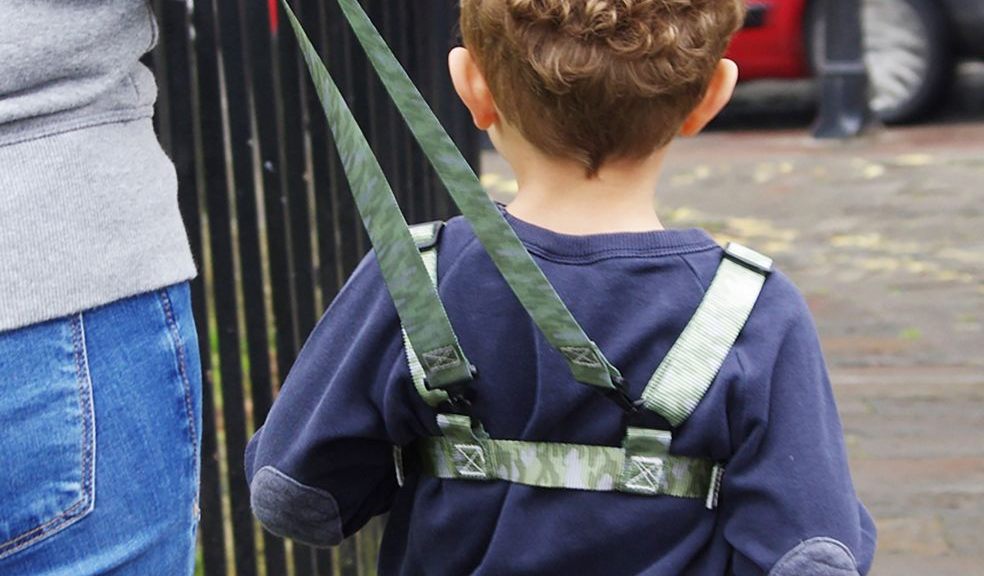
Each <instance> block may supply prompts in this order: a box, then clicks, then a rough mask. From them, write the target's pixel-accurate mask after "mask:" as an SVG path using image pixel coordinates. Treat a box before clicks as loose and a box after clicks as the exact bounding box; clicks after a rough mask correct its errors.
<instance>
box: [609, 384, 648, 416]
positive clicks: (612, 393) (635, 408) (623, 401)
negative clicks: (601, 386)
mask: <svg viewBox="0 0 984 576" xmlns="http://www.w3.org/2000/svg"><path fill="white" fill-rule="evenodd" d="M612 384H614V385H615V387H614V388H609V389H607V390H605V391H604V394H605V397H607V398H608V399H609V400H611V401H612V402H614V403H615V404H617V405H618V407H619V408H621V409H622V410H624V411H625V413H626V414H636V413H638V412H639V405H638V404H637V403H636V402H633V401H632V398H631V397H630V396H629V392H628V390H627V386H626V383H625V378H622V377H621V376H615V375H613V376H612Z"/></svg>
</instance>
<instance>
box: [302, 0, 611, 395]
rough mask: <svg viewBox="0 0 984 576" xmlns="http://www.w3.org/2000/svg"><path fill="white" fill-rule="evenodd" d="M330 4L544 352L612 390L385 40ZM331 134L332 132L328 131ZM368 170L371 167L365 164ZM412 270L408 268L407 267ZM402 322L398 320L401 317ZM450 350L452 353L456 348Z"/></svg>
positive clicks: (364, 18)
mask: <svg viewBox="0 0 984 576" xmlns="http://www.w3.org/2000/svg"><path fill="white" fill-rule="evenodd" d="M338 4H339V6H340V7H341V9H342V12H343V14H344V15H345V18H346V19H347V20H348V22H349V24H350V25H351V27H352V31H353V32H354V33H355V36H356V38H358V40H359V42H360V43H361V44H362V46H363V48H364V49H365V52H366V55H367V56H368V57H369V61H370V62H371V63H372V66H373V68H375V70H376V72H377V74H378V75H379V78H380V79H381V80H382V82H383V86H385V88H386V90H387V92H389V94H390V97H391V98H392V99H393V102H394V103H395V104H396V106H397V108H398V109H399V110H400V113H401V115H402V116H403V118H404V120H405V121H406V123H407V126H408V127H409V128H410V131H411V132H412V133H413V135H414V137H415V138H416V139H417V142H418V143H419V144H420V147H421V149H422V150H423V152H424V154H425V155H426V156H427V158H428V159H429V160H430V162H431V164H432V165H433V166H434V170H435V171H436V172H437V174H438V176H439V177H440V179H441V181H442V182H443V183H444V186H445V187H446V188H447V190H448V192H449V193H450V195H451V197H452V199H453V200H454V202H455V204H456V205H457V206H458V208H459V209H460V210H461V213H462V214H463V215H464V216H465V218H467V219H468V221H469V223H470V224H471V226H472V229H473V230H474V231H475V235H476V236H477V237H478V239H479V241H480V242H481V244H482V246H483V247H484V248H485V250H486V252H488V254H489V256H490V257H491V258H492V261H493V263H494V264H495V266H496V268H498V270H499V272H500V273H501V274H502V276H503V278H505V280H506V282H507V283H508V284H509V287H510V288H511V289H512V291H513V292H514V293H515V294H516V297H517V298H518V299H519V301H520V303H521V304H522V305H523V308H525V309H526V311H527V313H528V314H529V315H530V317H531V318H532V319H533V322H534V323H535V324H536V325H537V327H538V328H539V329H540V331H541V332H543V334H544V336H545V337H546V339H547V341H548V342H550V344H551V346H553V347H554V348H555V349H557V350H558V351H559V352H560V353H561V354H563V356H564V358H565V360H566V362H567V365H568V366H569V367H570V369H571V372H572V373H573V375H574V378H575V380H577V381H578V382H581V383H584V384H589V385H592V386H596V387H599V388H602V389H604V390H618V389H620V382H621V375H620V374H619V372H618V370H617V369H616V368H615V367H614V366H612V365H611V363H609V362H608V360H607V359H606V358H605V356H604V354H602V352H601V350H600V349H599V348H598V346H597V345H595V343H594V342H592V341H591V340H590V339H589V338H588V336H587V335H586V334H585V333H584V330H583V329H582V328H581V326H580V325H579V324H578V323H577V321H576V320H575V319H574V317H573V316H572V315H571V313H570V311H569V310H568V309H567V306H566V305H565V304H564V302H563V301H562V300H561V299H560V297H559V296H558V295H557V293H556V291H555V290H554V288H553V286H551V285H550V283H549V282H548V281H547V279H546V277H544V275H543V272H542V271H541V270H540V268H539V267H538V266H537V265H536V263H535V262H533V259H532V258H531V257H530V255H529V253H528V252H527V251H526V248H525V247H524V246H523V244H522V243H521V242H520V241H519V238H517V237H516V234H515V232H513V230H512V228H511V227H510V226H509V224H508V223H507V222H506V220H505V218H503V216H502V214H501V212H500V211H499V209H498V208H497V207H496V206H495V204H494V203H493V202H492V200H491V199H490V198H489V196H488V194H486V193H485V190H484V189H483V188H482V185H481V183H480V182H479V180H478V177H477V176H476V175H475V173H474V172H473V171H472V169H471V167H470V166H469V165H468V162H466V161H465V159H464V157H463V156H462V155H461V152H460V151H459V150H458V148H457V147H456V146H455V145H454V142H453V141H452V140H451V138H450V136H448V134H447V132H445V130H444V128H443V127H442V126H441V124H440V122H439V121H438V120H437V118H436V117H435V116H434V113H433V112H432V111H431V109H430V107H428V106H427V103H426V102H425V101H424V98H423V96H421V94H420V92H419V91H418V90H417V88H416V86H414V84H413V82H412V81H411V80H410V77H409V76H407V73H406V71H405V70H404V69H403V67H402V66H401V65H400V63H399V61H398V60H397V59H396V57H395V56H394V55H393V52H392V51H391V50H390V48H389V46H387V44H386V41H385V40H384V39H383V38H382V36H380V34H379V32H378V31H377V30H376V28H375V26H374V25H373V23H372V21H371V20H370V19H369V17H368V15H366V13H365V11H364V10H363V8H362V6H361V5H360V4H359V3H358V2H357V1H355V0H338ZM284 6H285V7H286V8H287V11H288V13H289V12H290V8H289V6H287V4H286V2H284ZM290 17H291V24H292V25H293V26H294V29H295V31H296V32H297V34H298V36H299V37H300V36H302V35H303V31H302V30H301V29H300V26H299V25H298V24H297V21H296V19H295V18H294V17H293V15H292V14H291V15H290ZM302 45H303V48H304V52H305V60H306V61H307V63H308V67H309V68H310V69H311V71H312V75H315V77H316V82H315V84H316V85H318V84H326V83H329V82H330V77H329V76H328V72H327V70H325V69H324V65H323V64H321V61H320V59H318V58H317V54H316V53H315V52H314V50H313V48H310V44H309V43H307V42H302ZM315 70H317V74H315ZM321 92H322V90H321V89H320V88H319V96H321ZM324 92H325V93H326V95H327V97H328V98H329V99H331V100H334V99H338V100H341V96H340V95H337V94H336V92H337V90H326V91H324ZM340 107H341V106H340V104H338V103H334V102H332V103H326V105H325V109H326V111H328V110H329V109H330V108H340ZM336 116H337V115H336ZM335 122H336V120H335V118H334V117H332V123H333V124H334V123H335ZM353 123H354V121H353ZM334 129H335V128H334V126H333V131H334ZM349 131H350V130H349ZM353 140H354V139H351V138H349V139H347V140H346V141H345V142H344V145H342V143H339V146H338V148H339V150H340V151H342V150H349V153H350V154H351V149H350V147H351V146H353V144H354V142H353ZM362 140H364V138H363V139H361V140H360V142H359V147H360V148H362V146H361V141H362ZM360 155H366V156H369V155H370V154H369V153H368V152H366V153H364V154H363V153H360ZM373 164H375V163H374V162H373ZM373 184H374V185H375V186H376V187H377V188H375V189H372V191H374V192H376V193H377V194H379V195H383V193H382V191H381V190H383V189H382V188H381V187H380V184H379V183H376V182H373ZM370 215H371V213H370ZM363 220H364V221H365V223H366V227H367V228H370V236H371V237H373V232H372V230H371V228H373V227H375V228H377V229H379V230H377V231H376V232H375V235H376V236H385V235H387V234H388V229H387V227H389V226H396V223H395V222H390V221H383V220H381V219H377V218H373V217H370V218H368V219H367V218H363ZM373 244H374V245H375V246H376V249H377V250H379V248H380V247H381V244H380V243H377V242H376V241H375V239H373ZM400 253H401V254H403V255H404V256H408V255H407V254H406V250H405V249H404V248H401V249H400ZM380 264H381V265H382V264H383V262H382V261H380ZM404 264H405V265H406V266H408V267H409V266H410V265H409V264H408V263H407V261H404ZM392 265H393V266H395V267H396V268H395V269H396V270H401V271H402V269H401V268H400V263H399V262H397V261H395V259H394V261H393V262H392ZM414 268H416V265H415V264H414ZM393 274H394V275H397V274H398V273H396V272H394V273H393ZM408 276H409V274H408ZM421 278H422V277H421V276H420V275H419V274H418V273H417V271H416V270H415V271H414V273H413V275H412V279H413V285H414V286H417V284H419V282H420V279H421ZM418 287H419V286H418ZM394 299H395V298H394ZM430 308H431V309H433V305H431V306H430ZM398 310H399V308H398ZM408 313H409V311H408ZM428 313H430V312H428ZM402 317H403V315H402V314H401V319H402ZM409 328H411V326H408V335H409V336H410V341H411V342H413V343H414V345H415V347H416V348H417V349H418V350H433V349H440V348H442V347H444V346H447V344H446V343H445V342H444V340H441V341H440V342H438V341H437V340H432V341H427V340H425V338H424V337H423V336H424V335H423V334H421V333H420V332H422V331H420V330H418V329H416V328H415V327H414V329H413V330H409ZM415 331H416V332H417V333H415ZM455 350H456V352H457V348H455ZM422 358H423V355H422ZM424 368H425V371H426V372H427V373H428V382H427V383H428V385H429V386H430V387H431V388H434V387H441V386H440V384H439V383H438V382H434V381H432V379H431V375H430V372H429V371H428V370H427V366H426V362H425V366H424Z"/></svg>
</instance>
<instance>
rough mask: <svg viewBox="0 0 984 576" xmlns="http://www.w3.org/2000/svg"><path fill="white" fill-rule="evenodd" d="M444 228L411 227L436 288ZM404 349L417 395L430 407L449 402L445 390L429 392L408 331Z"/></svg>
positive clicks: (436, 225)
mask: <svg viewBox="0 0 984 576" xmlns="http://www.w3.org/2000/svg"><path fill="white" fill-rule="evenodd" d="M442 227H444V223H443V222H428V223H426V224H416V225H414V226H411V227H410V235H411V236H413V239H414V242H416V244H417V249H418V250H419V251H420V257H421V259H422V260H423V261H424V267H425V268H426V269H427V275H428V276H429V277H430V279H431V282H432V283H433V284H434V286H435V287H437V240H438V236H439V235H440V233H441V228H442ZM403 347H404V349H405V350H406V354H407V364H408V365H409V366H410V376H411V377H412V378H413V385H414V387H415V388H416V389H417V393H418V394H420V397H421V398H423V399H424V402H427V404H428V405H429V406H431V407H433V408H437V407H438V406H440V405H441V404H442V403H444V402H446V401H447V400H448V395H447V393H446V392H444V391H443V390H440V389H435V390H429V389H428V388H427V381H426V378H427V376H426V374H424V368H423V366H421V365H420V359H419V358H417V353H416V352H415V351H414V347H413V344H412V343H411V342H410V339H409V338H408V337H407V331H406V329H404V330H403Z"/></svg>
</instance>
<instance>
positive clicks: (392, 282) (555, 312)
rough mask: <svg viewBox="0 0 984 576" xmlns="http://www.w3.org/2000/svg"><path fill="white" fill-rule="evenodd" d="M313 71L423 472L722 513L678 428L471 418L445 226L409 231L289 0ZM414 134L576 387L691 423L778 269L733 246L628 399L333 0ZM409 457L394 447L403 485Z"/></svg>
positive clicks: (374, 41)
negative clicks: (500, 424)
mask: <svg viewBox="0 0 984 576" xmlns="http://www.w3.org/2000/svg"><path fill="white" fill-rule="evenodd" d="M283 4H284V7H285V9H286V10H287V15H288V18H289V21H290V23H291V26H292V27H293V29H294V32H295V34H296V35H297V38H298V41H299V44H300V48H301V51H302V53H303V54H304V58H305V61H306V62H307V65H308V70H309V71H310V73H311V77H312V80H313V81H314V85H315V89H316V90H317V93H318V97H319V99H320V100H321V102H322V106H323V109H324V112H325V115H326V116H327V118H328V123H329V126H330V128H331V131H332V135H333V137H334V139H335V142H336V145H337V149H338V151H339V156H340V157H341V160H342V166H343V168H344V169H345V174H346V177H347V178H348V180H349V183H350V186H351V189H352V194H353V196H354V198H355V203H356V206H357V208H358V210H359V213H360V216H361V217H362V220H363V223H364V224H365V227H366V230H367V231H368V233H369V237H370V239H371V241H372V244H373V246H374V248H375V250H376V257H377V260H378V262H379V267H380V269H381V271H382V275H383V279H384V281H385V283H386V286H387V289H388V291H389V293H390V295H391V296H392V298H393V302H394V304H395V307H396V310H397V313H398V315H399V317H400V322H401V323H402V325H403V334H404V339H405V344H406V350H407V360H408V362H409V365H410V371H411V374H412V377H413V381H414V385H415V386H416V388H417V391H418V392H419V393H420V395H421V396H422V397H423V399H424V400H425V401H426V402H427V403H428V404H429V405H431V406H433V407H434V408H435V409H436V412H437V424H438V426H439V427H440V429H441V432H442V435H441V436H437V437H433V438H426V439H423V440H421V441H419V442H417V443H415V444H414V445H412V446H410V447H407V448H409V449H410V450H411V451H413V452H414V453H415V454H416V455H417V459H418V460H419V462H420V463H421V468H422V471H423V472H425V473H429V474H431V475H434V476H437V477H439V478H446V479H454V480H470V481H494V480H505V481H509V482H515V483H519V484H526V485H530V486H538V487H544V488H567V489H580V490H599V491H619V492H629V493H634V494H644V495H670V496H676V497H683V498H701V499H705V501H706V503H707V506H708V507H709V508H713V507H714V506H715V505H716V503H717V493H718V489H719V487H720V480H721V476H722V473H723V470H724V469H723V467H722V466H721V465H720V464H719V463H716V462H712V461H710V460H704V459H699V458H690V457H685V456H678V455H673V454H671V453H670V444H671V441H672V432H670V431H666V430H652V429H646V428H637V427H628V428H627V430H626V435H625V438H624V441H623V443H622V446H621V447H610V446H595V445H581V444H562V443H546V442H530V441H519V440H500V439H492V438H490V437H489V436H488V434H487V433H486V432H485V430H484V428H483V426H482V424H481V422H478V421H477V419H476V418H474V417H473V416H472V414H471V410H470V408H471V401H470V399H471V397H472V394H471V390H470V383H471V382H472V380H473V379H474V377H475V375H476V374H477V371H476V369H475V367H474V366H472V365H471V364H470V363H469V362H468V360H467V358H466V356H465V354H464V352H463V351H462V350H461V347H460V346H459V344H458V339H457V337H456V336H455V334H454V331H453V330H452V328H451V324H450V322H449V321H448V317H447V314H446V312H445V310H444V306H443V304H442V303H441V300H440V298H439V297H438V294H437V290H436V283H437V246H438V238H439V234H440V230H441V228H442V226H443V224H442V223H439V222H438V223H430V224H424V225H418V226H414V227H412V228H411V227H409V226H408V225H407V223H406V220H405V219H404V217H403V214H402V212H400V208H399V206H398V205H397V203H396V200H395V198H394V196H393V193H392V190H391V188H390V186H389V183H388V182H387V181H386V178H385V176H384V175H383V172H382V169H381V168H380V166H379V163H378V162H377V160H376V158H375V156H374V155H373V153H372V149H371V148H370V146H369V144H368V142H367V141H366V138H365V136H364V135H363V133H362V131H361V130H360V128H359V126H358V124H357V122H356V121H355V118H354V117H353V116H352V113H351V111H350V110H349V108H348V106H347V104H346V103H345V100H344V99H343V98H342V96H341V93H340V92H339V90H338V87H337V86H336V84H335V82H334V80H333V79H332V77H331V75H330V74H329V72H328V70H327V69H326V68H325V66H324V63H323V62H322V61H321V59H320V57H319V55H318V53H317V51H316V49H315V48H314V47H313V46H312V45H311V42H310V41H309V40H308V38H307V36H306V34H305V33H304V31H303V29H302V28H301V26H300V24H299V22H298V21H297V19H296V17H295V16H294V14H293V13H292V12H291V10H290V7H289V5H288V4H287V2H286V0H283ZM338 4H339V5H340V7H341V9H342V12H343V14H344V15H345V17H346V19H347V20H348V21H349V23H350V25H351V27H352V30H353V32H354V33H355V36H356V38H357V39H358V40H359V42H360V43H361V44H362V46H363V48H364V49H365V51H366V54H367V56H368V57H369V61H370V62H371V63H372V65H373V67H374V68H375V69H376V72H377V73H378V75H379V77H380V79H381V80H382V83H383V85H384V87H385V88H386V90H387V92H388V93H389V94H390V96H391V97H392V99H393V101H394V103H395V104H396V106H397V108H398V109H399V110H400V113H401V115H402V116H403V117H404V119H405V120H406V122H407V125H408V127H409V128H410V131H411V133H412V134H413V135H414V137H415V138H416V140H417V142H418V143H419V144H420V146H421V149H422V150H423V152H424V154H425V155H426V156H427V158H428V160H430V162H431V164H432V165H433V166H434V169H435V171H436V172H437V175H438V177H439V178H440V179H441V181H442V182H443V184H444V185H445V187H446V188H447V190H448V192H449V193H450V195H451V197H452V199H453V200H454V202H455V204H456V205H457V206H458V208H459V210H461V213H462V214H463V215H464V216H465V218H467V219H468V221H469V222H470V224H471V226H472V229H473V230H474V232H475V235H476V236H477V237H478V240H479V242H480V243H481V245H482V246H483V248H484V249H485V250H486V252H487V253H488V254H489V256H490V257H491V259H492V261H493V263H494V264H495V266H496V268H497V269H498V271H499V273H500V274H502V276H503V278H504V279H505V281H506V283H507V284H508V285H509V287H510V288H511V289H512V291H513V293H514V294H515V295H516V297H517V298H518V299H519V302H520V304H521V305H522V306H523V308H524V309H525V310H526V311H527V313H528V314H529V315H530V317H531V318H532V320H533V322H534V323H535V324H536V325H537V327H538V328H539V329H540V331H541V332H542V333H543V335H544V336H545V337H546V339H547V341H548V342H549V343H550V345H551V346H552V347H553V348H554V349H555V350H557V351H558V352H559V353H560V354H562V355H563V357H564V359H565V360H566V362H567V365H568V367H569V368H570V371H571V374H572V376H573V378H574V380H576V381H577V382H579V383H581V384H585V385H588V386H590V387H592V388H594V389H595V390H598V391H599V392H601V393H603V394H604V395H605V396H607V397H608V398H610V399H611V400H612V401H614V402H615V403H616V404H617V405H618V406H620V407H621V408H622V409H623V410H625V411H626V412H627V413H634V412H636V411H638V410H639V409H640V408H645V409H648V410H651V411H653V412H655V413H657V414H659V415H661V416H662V417H663V418H665V419H666V420H667V421H668V422H669V423H670V424H671V425H672V426H673V427H678V426H680V425H681V424H682V423H683V422H684V421H686V419H687V418H688V417H689V416H690V414H691V413H692V412H693V410H694V409H695V408H696V406H697V404H698V403H699V402H700V400H701V398H703V396H704V393H705V392H706V391H707V389H708V387H709V386H710V385H711V383H712V382H713V380H714V378H715V377H716V375H717V372H718V371H719V370H720V367H721V365H722V363H723V362H724V359H725V357H726V356H727V355H728V353H729V351H730V349H731V347H732V346H733V344H734V342H735V339H736V338H737V337H738V334H739V332H740V331H741V329H742V327H743V326H744V324H745V321H746V320H747V318H748V316H749V314H750V313H751V310H752V308H753V306H754V304H755V301H756V300H757V298H758V295H759V292H760V291H761V288H762V285H763V283H764V281H765V278H766V276H767V275H768V273H769V271H770V270H771V266H772V261H771V260H770V259H769V258H767V257H765V256H762V255H760V254H758V253H756V252H753V251H752V250H750V249H748V248H745V247H742V246H739V245H737V244H730V245H729V246H728V247H727V249H726V251H725V256H726V257H725V258H724V259H723V260H722V262H721V265H720V267H719V268H718V271H717V274H716V275H715V277H714V280H713V281H712V283H711V286H710V288H709V289H708V291H707V293H706V295H705V297H704V299H703V301H702V302H701V304H700V306H699V307H698V309H697V312H696V313H695V314H694V316H693V318H692V319H691V320H690V322H689V323H688V325H687V327H686V329H685V330H684V332H683V333H682V334H681V335H680V337H679V339H678V340H677V341H676V343H675V344H674V345H673V347H672V348H671V349H670V352H669V353H668V354H667V356H666V357H665V358H664V360H663V361H662V363H661V364H660V366H659V367H658V368H657V370H656V372H655V373H654V374H653V376H652V378H651V379H650V381H649V383H648V385H647V386H646V388H645V390H644V392H643V394H642V398H641V399H640V400H639V401H637V402H633V401H632V400H631V398H630V397H629V396H628V394H627V392H626V387H625V382H624V381H623V379H622V376H621V374H620V373H619V371H618V370H617V369H616V368H615V367H614V366H612V364H611V363H610V362H609V361H608V360H607V359H606V358H605V356H604V354H602V352H601V350H600V349H599V348H598V346H597V345H596V344H595V343H594V342H592V341H591V340H590V339H589V338H588V336H587V335H586V334H585V333H584V330H583V329H582V328H581V326H580V325H578V323H577V321H576V320H575V319H574V317H573V316H572V315H571V313H570V311H569V310H568V309H567V306H566V305H565V304H564V303H563V301H561V299H560V298H559V297H558V295H557V293H556V292H555V291H554V289H553V286H551V285H550V283H549V282H548V281H547V279H546V277H544V275H543V272H542V271H541V270H540V268H539V267H538V266H537V265H536V263H535V262H534V261H533V259H532V257H531V256H530V255H529V253H528V252H527V251H526V248H525V247H524V246H523V244H522V243H521V242H520V240H519V239H518V238H517V237H516V234H515V232H514V231H513V230H512V228H511V227H510V226H509V224H508V223H507V222H506V221H505V219H504V217H503V215H502V214H501V212H500V211H499V209H498V208H497V207H496V206H495V204H494V203H493V202H492V201H491V199H490V198H489V197H488V195H487V194H486V193H485V191H484V189H483V188H482V186H481V184H480V182H479V180H478V177H477V176H476V175H475V173H474V172H473V171H472V169H471V168H470V166H469V165H468V163H467V162H466V161H465V159H464V158H463V157H462V155H461V153H460V151H459V150H458V148H457V147H456V146H455V145H454V143H453V142H452V141H451V138H450V137H449V136H448V134H447V133H446V132H445V131H444V129H443V128H442V127H441V125H440V123H439V122H438V120H437V118H436V117H435V116H434V114H433V112H432V111H431V109H430V108H429V107H428V106H427V104H426V102H425V101H424V99H423V97H422V96H421V95H420V92H419V91H417V89H416V87H415V86H414V85H413V83H412V82H411V81H410V78H409V77H408V76H407V74H406V72H405V71H404V69H403V67H402V66H401V65H400V64H399V62H398V61H397V59H396V57H395V56H394V55H393V53H392V52H391V51H390V49H389V47H388V46H387V45H386V42H385V41H384V40H383V38H382V37H381V36H380V35H379V33H378V31H377V30H376V28H375V27H374V26H373V24H372V22H371V21H370V20H369V17H368V16H367V15H366V14H365V12H364V10H363V9H362V7H361V5H360V4H359V2H358V1H357V0H338ZM402 452H403V449H402V448H401V447H397V449H396V450H395V454H396V456H397V458H396V468H397V476H398V479H400V481H401V483H402V474H403V458H402Z"/></svg>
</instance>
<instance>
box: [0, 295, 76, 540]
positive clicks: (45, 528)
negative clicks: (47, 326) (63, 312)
mask: <svg viewBox="0 0 984 576" xmlns="http://www.w3.org/2000/svg"><path fill="white" fill-rule="evenodd" d="M70 322H71V326H72V354H73V360H74V361H75V373H76V380H77V382H78V393H79V409H80V411H81V418H82V496H81V497H80V498H79V499H78V500H77V501H75V502H74V503H73V504H72V505H71V506H69V507H68V508H66V509H65V510H63V511H62V512H61V514H58V515H57V516H55V517H54V518H51V519H50V520H48V521H47V522H45V523H44V524H41V525H39V526H35V527H34V528H31V529H30V530H28V531H27V532H24V533H23V534H20V535H18V536H15V537H14V538H11V539H10V540H7V541H6V542H0V559H2V558H6V557H7V556H10V555H12V554H14V553H16V552H19V551H21V550H23V549H25V548H27V547H29V546H31V545H32V544H35V543H37V542H38V541H40V540H43V539H44V538H46V537H48V536H49V535H51V534H53V533H55V532H57V531H58V530H60V529H61V528H65V527H67V526H68V525H69V524H70V523H71V522H72V521H74V520H78V519H79V518H81V517H83V516H85V515H86V514H88V513H89V512H90V511H91V510H92V504H93V501H94V495H93V484H94V482H93V475H94V460H95V457H94V455H93V447H94V444H95V442H94V438H93V436H94V430H93V428H94V425H93V422H92V412H93V408H92V387H91V376H90V375H89V369H88V367H89V360H88V355H87V354H86V349H85V335H84V330H85V328H84V323H83V319H82V314H81V313H79V314H77V315H75V316H74V317H72V319H71V321H70ZM87 388H88V390H87ZM80 507H82V508H84V510H83V511H82V512H78V509H79V508H80ZM52 526H55V527H57V529H56V530H49V528H51V527H52Z"/></svg>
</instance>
